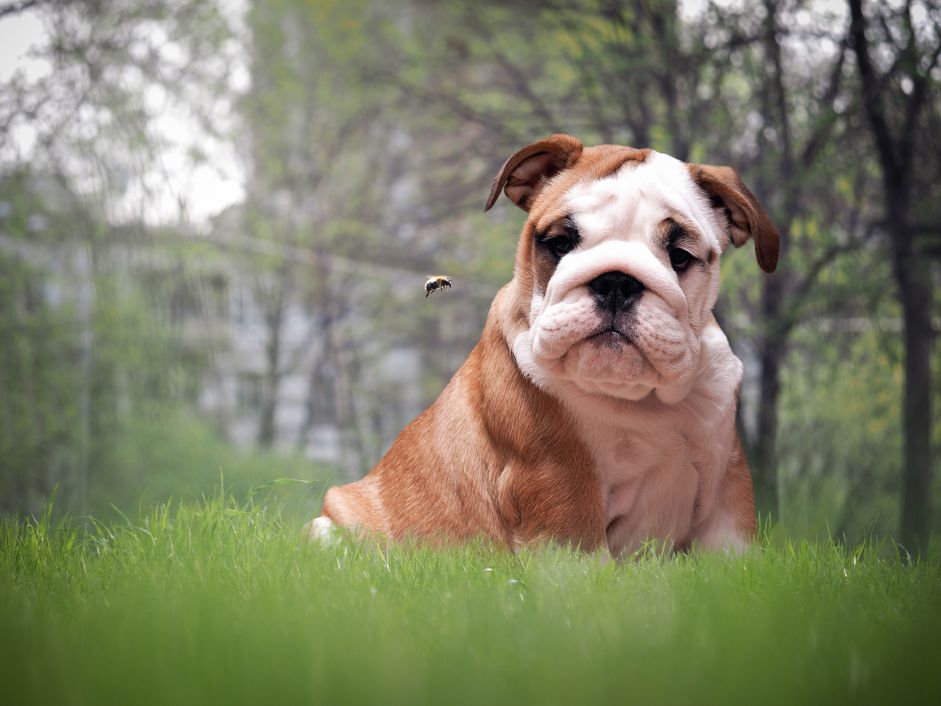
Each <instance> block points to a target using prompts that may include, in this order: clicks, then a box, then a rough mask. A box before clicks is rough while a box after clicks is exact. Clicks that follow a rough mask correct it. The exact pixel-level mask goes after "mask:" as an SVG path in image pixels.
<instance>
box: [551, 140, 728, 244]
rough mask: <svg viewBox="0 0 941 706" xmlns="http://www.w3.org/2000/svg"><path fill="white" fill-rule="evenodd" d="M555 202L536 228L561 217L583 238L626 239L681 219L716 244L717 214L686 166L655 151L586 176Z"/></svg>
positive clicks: (717, 242) (561, 194)
mask: <svg viewBox="0 0 941 706" xmlns="http://www.w3.org/2000/svg"><path fill="white" fill-rule="evenodd" d="M557 199H558V200H557V202H556V204H557V205H556V208H554V209H552V211H551V212H549V211H547V212H546V213H544V214H541V217H540V219H539V221H540V222H538V223H537V224H536V228H537V230H539V229H540V228H543V229H544V228H545V227H547V226H548V225H549V224H550V223H551V222H552V220H553V219H554V218H558V217H559V216H562V215H565V216H570V217H572V218H573V219H574V220H575V222H576V223H577V224H578V227H579V231H580V234H581V235H582V237H583V238H588V239H591V238H593V237H599V238H600V237H605V236H609V235H612V234H620V235H621V236H630V235H631V233H633V232H637V229H638V228H643V227H644V226H653V225H655V224H657V223H660V222H661V221H663V220H664V219H666V218H670V217H673V218H676V217H681V218H682V219H684V220H685V221H688V222H690V223H692V225H694V226H695V227H696V230H697V231H698V232H699V233H700V234H701V236H702V237H703V238H705V239H706V240H707V241H708V242H709V245H711V246H715V247H718V245H719V238H718V235H719V234H718V230H717V227H716V223H715V216H714V215H713V213H712V210H711V208H710V206H709V203H708V200H707V198H706V196H705V194H703V193H702V191H701V190H700V189H699V187H698V186H696V184H695V183H694V182H693V180H692V177H691V176H690V174H689V170H688V168H687V166H686V164H685V163H683V162H681V161H679V160H678V159H675V158H673V157H670V156H669V155H665V154H661V153H659V152H654V151H650V152H649V153H648V154H647V155H646V158H645V159H643V160H629V161H625V162H624V163H623V164H621V165H620V166H619V167H618V168H617V169H615V170H613V171H612V172H611V173H609V174H607V175H605V176H601V177H595V176H593V175H584V177H583V178H581V179H579V180H577V181H575V182H574V183H572V184H569V185H568V189H567V190H566V191H565V192H564V193H559V194H557ZM542 221H545V223H543V222H542ZM644 230H648V229H646V228H644Z"/></svg>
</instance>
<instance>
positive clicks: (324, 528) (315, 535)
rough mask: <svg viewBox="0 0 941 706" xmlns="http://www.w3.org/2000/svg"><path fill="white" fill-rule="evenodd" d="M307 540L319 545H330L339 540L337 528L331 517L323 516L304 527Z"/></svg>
mask: <svg viewBox="0 0 941 706" xmlns="http://www.w3.org/2000/svg"><path fill="white" fill-rule="evenodd" d="M304 532H305V534H306V535H307V539H309V540H310V541H311V542H316V543H318V544H323V545H327V546H328V545H330V544H333V542H334V541H335V540H336V538H337V526H336V525H335V524H334V523H333V520H331V519H330V518H329V517H326V516H325V515H321V516H320V517H315V518H314V519H313V520H311V521H310V522H308V523H307V524H306V525H304Z"/></svg>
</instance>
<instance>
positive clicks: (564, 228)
mask: <svg viewBox="0 0 941 706" xmlns="http://www.w3.org/2000/svg"><path fill="white" fill-rule="evenodd" d="M536 145H537V146H542V148H543V149H544V150H545V151H541V152H539V151H537V152H536V153H535V154H531V153H530V154H524V156H523V159H522V160H521V161H520V162H519V163H517V164H515V165H514V164H512V162H513V158H512V157H511V159H510V161H508V163H507V165H505V166H504V172H506V173H505V174H504V172H501V175H498V180H497V181H495V184H494V187H495V189H497V188H499V184H498V182H499V180H500V179H501V177H505V179H506V181H505V184H504V187H505V190H506V193H507V195H508V196H510V198H511V199H512V200H514V201H515V202H516V203H517V204H518V205H520V206H521V207H523V208H525V209H526V210H528V211H529V218H528V219H527V223H526V227H525V228H524V230H523V237H522V239H521V241H520V246H519V250H518V253H517V262H516V273H515V277H514V279H515V280H516V296H517V299H518V306H519V314H518V315H519V316H520V318H521V319H523V320H522V321H520V322H519V323H520V324H522V325H521V326H519V327H518V329H517V331H516V332H515V333H514V335H513V340H511V341H510V343H511V344H512V346H513V351H514V354H515V356H516V359H517V362H518V364H519V365H520V368H521V369H522V370H523V372H524V373H526V374H527V375H529V376H530V377H531V378H532V379H533V380H534V381H535V382H536V383H537V384H539V385H540V386H542V387H546V388H550V389H552V388H559V387H561V386H562V385H561V384H562V383H569V384H571V385H574V386H575V387H577V388H578V389H579V390H581V391H582V392H584V393H588V394H591V395H603V396H607V397H612V398H619V399H626V400H639V399H642V398H644V397H646V396H647V395H649V394H650V393H651V392H654V393H655V394H656V395H657V397H658V398H659V399H660V400H661V401H663V402H667V403H673V402H676V401H678V400H679V399H682V398H683V397H684V396H685V395H686V393H687V392H688V390H689V388H690V384H691V382H692V379H693V377H694V374H695V371H696V370H697V368H698V366H699V357H700V336H701V333H702V331H703V328H704V327H705V326H706V325H707V324H708V323H709V321H710V319H711V311H712V307H713V305H714V304H715V301H716V297H717V295H718V291H719V255H720V254H721V253H722V251H723V250H724V249H725V248H726V247H727V246H728V244H730V243H737V244H740V242H738V241H741V242H744V241H745V240H746V239H747V238H748V237H755V238H756V242H758V238H759V237H760V238H761V244H760V245H759V247H758V253H759V261H762V257H764V260H765V261H762V266H765V267H766V269H773V267H774V263H773V261H772V260H774V259H776V256H777V233H776V232H774V228H773V226H771V225H770V221H768V220H767V217H766V216H764V213H763V211H761V209H760V206H758V205H757V201H755V200H754V197H753V196H752V195H751V194H750V192H748V190H747V189H746V188H745V187H744V185H741V182H740V181H739V180H738V178H737V176H735V175H734V172H732V170H729V169H727V168H722V167H719V168H717V167H702V166H699V165H687V164H685V163H683V162H680V161H678V160H676V159H673V158H672V157H669V156H667V155H663V154H659V153H656V152H652V151H650V150H634V149H631V148H627V147H615V146H600V147H592V148H588V149H583V148H582V147H581V143H579V142H578V141H577V140H575V139H574V138H570V137H568V136H561V135H560V136H555V137H553V138H550V139H549V140H546V141H543V142H542V143H536ZM533 147H534V146H533V145H531V146H530V147H529V148H524V150H522V151H521V152H524V153H525V150H531V149H532V148H533ZM517 154H520V153H517ZM507 169H509V171H507ZM716 170H717V171H716ZM491 198H492V199H493V198H494V195H493V193H491ZM750 215H751V216H754V218H753V219H752V220H753V221H755V222H754V223H753V224H749V216H750ZM762 219H763V220H762ZM736 238H737V239H738V240H736ZM772 241H773V242H772Z"/></svg>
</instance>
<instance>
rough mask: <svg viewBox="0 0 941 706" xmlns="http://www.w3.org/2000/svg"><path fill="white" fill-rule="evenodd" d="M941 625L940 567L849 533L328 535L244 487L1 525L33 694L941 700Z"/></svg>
mask: <svg viewBox="0 0 941 706" xmlns="http://www.w3.org/2000/svg"><path fill="white" fill-rule="evenodd" d="M939 635H941V576H939V564H938V563H937V562H936V561H934V560H929V561H922V562H919V563H916V564H914V565H909V564H908V563H907V562H905V561H904V560H901V559H898V558H885V556H884V555H883V556H880V553H879V552H876V551H869V550H863V549H860V550H857V551H848V550H846V549H844V548H841V547H839V546H838V545H830V544H814V543H798V544H788V543H786V542H771V541H768V540H766V541H765V542H764V543H763V544H762V545H761V546H759V547H757V548H756V549H755V550H754V551H752V552H751V553H749V554H748V555H747V556H745V557H742V558H734V557H727V556H716V555H700V554H695V553H694V554H692V555H689V556H680V557H675V558H669V559H663V558H659V559H658V558H656V557H653V556H649V557H646V558H641V559H638V560H636V561H629V562H625V563H622V564H610V563H609V564H602V563H600V562H598V561H597V560H596V559H594V558H592V557H587V556H583V555H579V554H577V553H573V552H570V551H567V550H563V549H552V548H547V549H542V550H539V551H532V552H526V553H523V554H520V555H515V556H513V555H508V554H505V553H502V552H500V551H495V550H491V549H489V548H487V547H485V546H472V547H465V548H460V549H450V550H447V551H434V550H431V549H427V548H417V547H396V548H391V549H386V550H379V549H376V548H368V547H362V546H358V545H356V544H354V543H351V542H349V541H345V542H342V543H340V544H338V545H335V546H333V547H329V548H323V547H318V546H310V545H308V544H306V543H305V542H304V541H302V539H301V536H300V527H299V525H298V524H297V523H296V522H294V521H289V520H285V519H283V516H282V514H281V513H280V511H278V510H277V509H272V508H264V507H259V506H257V505H247V506H244V505H239V504H237V503H235V502H233V501H231V500H225V499H222V498H220V497H217V498H214V499H210V500H207V501H205V502H203V503H197V504H186V505H182V506H180V507H178V508H176V509H174V510H170V509H168V508H166V507H164V508H162V509H160V510H158V511H154V512H153V513H151V514H150V515H148V516H147V517H145V518H144V519H142V520H141V521H139V522H134V523H123V522H122V523H113V524H108V525H96V526H93V527H92V529H90V530H79V529H72V528H69V527H68V526H67V525H63V524H61V523H59V524H57V523H55V522H54V521H53V520H52V519H50V517H49V516H47V517H44V518H39V519H38V520H34V521H21V522H19V523H14V522H7V523H6V524H4V525H2V526H0V694H2V702H3V703H4V704H11V705H13V704H16V705H20V704H32V703H39V704H57V705H59V704H96V705H97V704H112V703H113V704H144V703H159V704H203V703H220V704H223V703H224V704H238V703H255V704H257V703H269V704H277V705H279V706H280V705H282V704H291V703H324V704H340V703H352V702H362V703H381V704H393V703H401V704H421V703H428V704H474V705H480V704H491V703H514V704H521V703H550V704H551V703H560V704H585V703H604V704H614V703H634V704H653V703H663V704H684V703H696V704H703V703H717V704H738V703H741V704H775V703H782V704H785V703H789V704H807V703H827V704H832V703H854V704H862V703H873V704H886V703H916V702H921V703H939V702H941V669H939V665H941V639H939Z"/></svg>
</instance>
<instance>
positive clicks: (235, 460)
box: [0, 0, 941, 543]
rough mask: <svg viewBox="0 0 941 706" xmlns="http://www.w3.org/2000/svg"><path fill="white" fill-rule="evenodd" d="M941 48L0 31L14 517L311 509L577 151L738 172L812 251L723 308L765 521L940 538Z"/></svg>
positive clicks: (827, 34)
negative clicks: (517, 174)
mask: <svg viewBox="0 0 941 706" xmlns="http://www.w3.org/2000/svg"><path fill="white" fill-rule="evenodd" d="M939 52H941V8H939V3H938V2H936V1H934V0H933V1H932V2H924V1H923V2H914V1H913V2H902V1H901V0H896V1H893V2H861V1H860V0H834V1H831V2H822V1H821V2H811V1H803V0H786V1H782V2H774V1H772V0H765V1H764V2H734V1H731V0H729V1H725V0H723V1H722V2H708V1H706V0H688V1H686V0H683V1H679V0H573V1H567V2H556V1H555V0H542V1H541V2H522V1H520V0H501V1H500V2H489V1H482V0H474V1H470V0H441V1H436V2H432V1H431V0H382V1H376V0H342V1H340V0H266V1H265V2H255V3H250V2H244V1H240V0H212V1H210V0H166V1H165V2H153V1H147V0H111V1H109V0H85V1H79V0H59V1H57V2H52V1H43V0H38V1H37V0H32V1H31V0H19V1H12V2H10V1H7V2H0V512H2V513H4V514H17V513H30V512H33V513H34V512H37V511H38V510H40V509H41V508H42V507H43V506H44V505H45V504H46V503H48V501H49V498H50V497H51V496H52V495H53V494H55V506H56V508H57V510H59V511H62V512H70V513H72V514H74V515H79V516H87V515H89V514H93V515H95V516H107V515H109V514H111V513H115V512H137V511H138V510H139V509H146V508H147V507H149V506H151V505H153V504H154V503H157V502H161V501H164V500H166V499H168V498H174V499H180V500H186V499H190V498H197V497H199V496H200V495H201V494H204V493H209V492H212V491H213V490H214V489H215V488H218V486H219V484H220V482H222V483H224V484H225V487H226V488H227V489H229V490H232V491H233V492H235V493H238V494H241V495H243V496H244V494H247V493H249V492H250V491H251V489H253V488H258V487H259V486H264V484H266V483H283V485H279V486H278V487H279V492H280V493H281V494H282V497H283V498H284V499H286V501H289V502H290V503H292V506H293V507H295V508H296V509H297V510H298V512H299V513H307V514H310V513H313V512H314V511H315V510H316V508H317V504H318V499H319V497H320V495H321V494H322V492H323V490H324V488H325V486H326V485H327V484H328V483H331V482H336V481H341V482H342V481H348V480H351V479H355V478H358V477H360V476H361V475H363V474H364V473H365V472H366V471H368V469H369V468H370V467H371V465H372V464H373V463H374V462H375V461H376V460H377V459H378V458H379V457H380V455H381V454H382V453H383V451H384V450H385V449H386V448H387V447H388V445H389V444H390V442H391V440H392V439H393V438H394V437H395V435H396V434H397V433H398V431H399V430H400V429H401V428H402V427H403V426H404V425H405V424H406V423H407V422H408V421H409V420H410V419H412V418H413V417H414V416H416V415H417V414H418V413H419V412H420V411H421V410H422V409H423V408H424V407H425V406H426V405H428V404H429V403H430V402H431V401H432V400H433V399H434V398H435V397H436V395H437V394H438V392H439V391H440V390H441V389H442V387H443V386H444V384H445V383H446V381H447V380H448V379H449V377H450V376H451V374H452V373H453V372H454V371H455V370H456V369H457V367H458V366H459V365H460V363H461V362H462V360H463V359H464V357H465V356H466V355H467V353H468V352H469V351H470V349H471V348H472V346H473V345H474V343H475V342H476V340H477V337H478V335H479V333H480V330H481V328H482V325H483V322H484V319H485V317H486V314H487V310H488V306H489V303H490V300H491V299H492V297H493V296H494V294H495V293H496V291H497V290H498V289H499V287H500V286H501V284H502V283H504V282H506V281H507V280H508V279H509V278H510V277H511V274H512V267H513V253H514V248H515V245H516V239H517V235H518V232H519V229H520V227H521V225H522V222H523V219H524V214H523V213H522V212H521V211H519V210H517V209H516V208H514V207H513V206H512V205H511V204H509V202H508V201H506V200H503V201H502V202H500V205H498V207H497V208H495V209H494V210H493V211H491V212H490V213H488V214H484V213H482V206H483V203H484V200H485V198H486V194H487V190H488V187H489V181H490V179H491V178H492V176H493V174H494V173H495V172H496V171H497V169H498V168H499V166H500V165H501V164H502V162H503V160H504V159H505V158H506V157H507V156H508V155H509V154H510V153H511V152H513V151H514V150H516V149H518V148H519V147H521V146H523V145H525V144H528V143H529V142H532V141H534V140H536V139H539V138H541V137H543V136H545V135H547V134H550V133H553V132H569V133H572V134H574V135H576V136H578V137H580V138H581V139H582V140H583V141H584V142H585V143H586V144H592V143H600V142H617V143H625V144H631V145H635V146H650V147H653V148H655V149H657V150H661V151H664V152H668V153H670V154H672V155H674V156H676V157H678V158H680V159H683V160H687V161H698V162H708V163H713V164H728V165H732V166H734V167H735V168H736V169H737V170H739V172H740V173H741V175H742V176H743V179H744V180H745V182H746V183H747V184H748V185H749V186H750V187H751V188H752V190H753V191H755V193H756V194H757V195H758V196H759V198H760V199H761V201H762V202H763V203H764V204H765V205H766V207H767V209H768V211H769V213H770V214H771V216H772V219H773V220H774V222H775V223H776V224H777V226H778V228H779V229H780V231H781V233H782V236H783V246H784V249H783V257H782V260H781V262H780V263H779V266H778V271H777V273H776V274H774V275H773V276H765V275H762V274H761V273H760V272H759V270H758V267H757V265H756V264H755V261H754V256H753V253H752V252H751V248H750V247H749V248H743V249H742V250H741V251H738V252H734V253H728V254H727V256H726V257H725V258H724V263H723V270H724V273H723V278H724V279H723V293H722V296H721V300H720V303H719V305H718V310H717V315H718V316H719V318H720V320H721V322H722V323H723V326H724V328H725V330H726V332H727V334H728V335H729V338H730V340H731V341H732V343H733V347H734V348H735V350H736V352H737V353H738V355H739V356H740V357H741V358H742V359H743V361H744V363H745V368H746V379H745V383H744V388H743V391H742V403H741V409H740V419H739V423H740V428H741V432H742V435H743V440H744V442H745V446H746V450H747V453H748V457H749V459H750V461H751V464H752V467H753V474H754V477H755V483H756V491H757V494H758V500H759V506H760V509H761V510H762V512H763V513H766V514H771V515H772V516H773V517H774V518H775V519H776V520H777V521H778V522H779V523H780V524H781V525H782V527H783V528H784V530H785V531H787V532H789V533H792V534H794V535H799V536H813V537H825V536H827V535H831V536H834V537H836V538H838V539H841V540H842V539H846V540H847V541H853V542H855V541H858V540H860V539H863V538H866V537H869V536H875V537H883V536H887V535H891V536H893V537H895V538H897V539H900V540H902V541H903V542H905V543H913V542H917V541H920V540H923V539H925V538H927V537H928V536H929V535H930V534H931V533H932V532H933V531H937V530H938V529H939V528H941V523H939V519H938V512H937V510H938V499H939V495H941V493H939V481H938V479H937V477H936V476H937V474H933V473H932V464H933V463H934V461H933V459H936V458H937V457H938V453H937V451H938V443H939V440H941V424H939V422H938V421H937V419H938V415H937V414H933V409H934V410H937V409H938V398H939V390H941V385H939V384H938V379H939V378H938V376H939V371H938V365H939V354H938V351H937V348H936V347H935V346H934V345H933V342H934V341H933V339H934V333H935V331H936V330H937V328H938V325H939V315H938V312H939V309H938V306H937V304H938V293H937V290H938V287H937V285H938V284H939V271H941V266H939V265H941V178H939V177H941V61H939ZM437 273H443V274H447V275H450V276H451V277H452V278H453V280H454V288H453V289H452V290H450V291H448V292H445V293H442V294H435V295H434V296H432V297H429V298H428V299H426V298H425V296H424V290H423V283H424V280H425V278H426V276H427V275H428V274H437ZM933 452H934V454H933ZM287 478H293V479H297V480H300V481H305V482H304V483H297V484H294V483H289V482H287V481H284V480H280V481H279V480H278V479H287ZM932 509H934V510H935V512H934V513H932Z"/></svg>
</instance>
